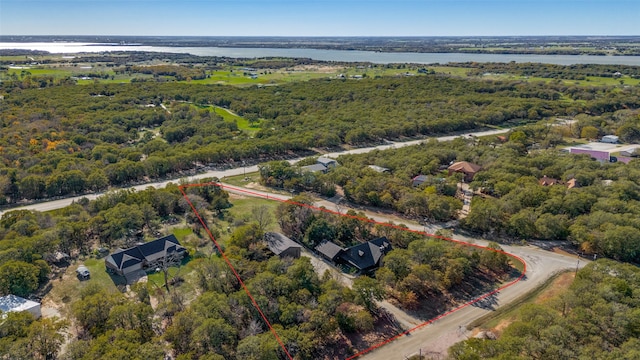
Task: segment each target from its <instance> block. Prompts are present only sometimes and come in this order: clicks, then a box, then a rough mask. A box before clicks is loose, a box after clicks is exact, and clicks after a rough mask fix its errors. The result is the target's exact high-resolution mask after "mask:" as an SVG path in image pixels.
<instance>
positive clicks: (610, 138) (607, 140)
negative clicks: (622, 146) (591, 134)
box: [600, 135, 620, 144]
mask: <svg viewBox="0 0 640 360" xmlns="http://www.w3.org/2000/svg"><path fill="white" fill-rule="evenodd" d="M619 140H620V138H618V137H617V136H615V135H605V136H603V137H602V139H600V141H601V142H603V143H610V144H617V143H618V141H619Z"/></svg>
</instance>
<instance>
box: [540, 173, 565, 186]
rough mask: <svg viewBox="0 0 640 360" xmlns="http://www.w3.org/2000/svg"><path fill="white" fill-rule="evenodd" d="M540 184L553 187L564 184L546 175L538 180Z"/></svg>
mask: <svg viewBox="0 0 640 360" xmlns="http://www.w3.org/2000/svg"><path fill="white" fill-rule="evenodd" d="M538 184H540V185H541V186H552V185H558V184H562V182H561V181H560V180H558V179H554V178H550V177H548V176H547V175H545V176H543V177H542V178H541V179H540V180H538Z"/></svg>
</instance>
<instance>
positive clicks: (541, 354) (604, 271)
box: [449, 260, 640, 360]
mask: <svg viewBox="0 0 640 360" xmlns="http://www.w3.org/2000/svg"><path fill="white" fill-rule="evenodd" d="M639 278H640V270H639V269H638V267H636V266H632V265H628V264H620V263H615V262H613V261H610V260H599V261H597V262H593V263H591V264H589V265H587V266H586V267H585V268H584V269H582V270H580V271H579V272H578V273H577V276H576V279H575V281H574V282H573V284H571V287H570V288H569V290H568V291H566V292H563V293H562V294H560V295H558V296H556V297H555V298H553V299H550V300H549V301H547V302H546V303H544V304H528V305H525V306H524V307H523V308H522V309H521V310H520V311H519V314H518V317H517V320H516V321H515V322H514V323H512V324H510V325H509V326H508V327H506V328H505V329H504V330H503V331H502V334H501V335H500V337H499V339H498V340H484V339H475V338H474V339H469V340H466V341H463V342H460V343H458V344H456V345H454V346H453V347H451V348H450V349H449V356H450V358H451V359H455V360H462V359H558V360H563V359H583V358H584V359H598V360H601V359H602V360H605V359H611V360H613V359H634V358H636V357H637V354H639V353H640V341H638V338H639V337H640V300H639V298H638V296H637V294H638V292H639V291H640V281H639V280H638V279H639Z"/></svg>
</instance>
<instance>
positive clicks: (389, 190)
mask: <svg viewBox="0 0 640 360" xmlns="http://www.w3.org/2000/svg"><path fill="white" fill-rule="evenodd" d="M578 119H579V120H578V121H577V122H576V123H573V124H572V125H571V127H569V126H564V127H563V126H549V125H547V124H544V123H541V124H537V125H531V126H526V127H523V128H521V130H515V131H512V132H511V133H510V134H507V135H506V142H504V143H503V142H502V141H501V140H500V139H498V138H497V137H487V138H480V139H476V138H469V137H466V138H463V137H459V138H458V139H455V140H453V141H450V142H443V143H439V142H437V141H430V142H427V143H423V144H421V145H418V146H411V147H405V148H400V149H390V150H385V151H374V152H370V153H367V154H359V155H348V156H341V157H340V158H339V159H338V162H339V163H340V164H341V166H339V167H337V168H335V169H332V170H330V171H329V172H328V173H327V174H316V173H314V174H310V175H309V174H306V175H305V174H304V173H302V175H298V174H300V173H299V172H298V171H297V170H295V168H293V167H289V168H291V170H292V171H290V172H286V171H283V172H280V173H279V174H281V176H284V178H285V180H284V182H283V183H282V184H284V186H285V187H286V186H288V185H290V184H300V183H302V184H305V179H308V178H310V179H312V180H313V181H312V182H310V184H311V187H310V189H311V190H314V191H317V192H321V190H322V189H330V188H335V187H336V186H338V187H341V188H342V190H343V192H344V195H345V198H346V200H348V201H350V202H352V203H356V204H361V205H371V206H378V207H386V208H390V209H394V210H396V211H399V212H401V213H403V214H405V215H407V216H410V217H413V218H417V219H420V220H423V219H424V218H426V219H427V220H438V221H446V220H449V219H452V218H456V217H457V215H458V210H459V209H460V207H461V202H460V200H458V199H457V198H455V197H453V195H455V194H456V190H457V189H456V183H457V182H458V181H460V175H459V174H455V173H454V174H449V173H448V172H447V171H446V168H447V167H448V166H449V164H451V162H453V161H469V162H472V163H475V164H478V165H480V166H482V170H481V171H480V172H478V173H477V174H476V176H475V177H474V179H473V181H472V182H471V183H470V186H471V188H472V189H474V190H475V191H477V192H479V193H480V194H476V195H475V196H474V197H473V200H472V202H471V207H470V211H469V213H468V216H467V217H466V218H465V219H463V220H461V226H463V227H464V228H466V229H467V230H471V231H473V232H476V233H480V234H484V235H488V236H494V237H497V238H505V239H511V240H528V239H541V240H570V241H571V242H572V243H574V244H575V245H576V246H577V247H578V248H579V249H580V251H582V252H585V253H590V254H595V253H597V254H598V255H604V256H608V257H612V258H615V259H619V260H625V261H632V262H636V261H638V256H640V223H639V222H638V221H637V219H638V215H640V180H639V179H640V167H639V166H638V165H639V164H640V160H632V161H631V162H629V163H628V164H624V163H621V162H619V163H615V164H613V163H600V162H597V161H595V160H592V159H590V158H589V156H588V155H576V154H568V153H564V152H561V151H559V150H556V149H554V146H555V145H556V144H559V143H560V142H561V141H562V136H563V134H564V135H570V134H571V132H574V133H578V134H579V133H581V132H583V131H582V130H584V129H585V128H587V127H589V126H590V127H593V129H594V130H595V133H596V135H597V134H598V132H601V134H606V133H611V132H614V133H615V132H616V131H614V129H617V131H618V133H620V131H621V130H623V129H627V128H632V129H637V126H638V125H637V121H638V120H637V119H638V113H637V112H633V111H626V110H623V111H619V112H616V113H614V114H609V115H607V116H602V117H589V116H584V117H583V116H580V117H578ZM595 126H598V127H597V128H596V127H595ZM625 131H626V130H625ZM630 133H633V134H635V130H634V131H633V132H630ZM633 139H636V140H637V139H639V138H637V137H633ZM267 165H268V166H265V167H263V169H270V167H269V166H271V164H267ZM369 165H376V166H380V167H384V168H386V169H388V170H389V171H388V172H384V173H379V172H377V171H374V170H373V169H371V168H370V167H369ZM287 168H288V166H283V169H285V170H286V169H287ZM287 174H293V175H294V177H293V178H292V179H293V180H286V177H287V176H289V175H287ZM417 175H424V176H425V181H424V182H423V183H422V184H420V185H418V186H414V184H413V183H412V179H413V178H414V177H415V176H417ZM545 175H546V176H547V177H549V178H553V179H557V180H559V181H560V183H559V184H557V185H553V186H543V185H541V184H540V183H539V180H540V179H541V178H543V177H544V176H545ZM267 179H268V181H267V182H265V184H273V181H274V180H275V179H278V177H277V176H275V177H274V176H273V174H272V175H271V176H270V177H268V178H267ZM571 179H575V182H576V184H577V186H576V187H574V188H571V189H569V188H568V187H567V182H568V181H569V180H571ZM263 180H264V179H263ZM269 181H271V182H269ZM326 194H328V195H331V193H326Z"/></svg>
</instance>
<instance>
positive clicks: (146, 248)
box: [104, 235, 187, 282]
mask: <svg viewBox="0 0 640 360" xmlns="http://www.w3.org/2000/svg"><path fill="white" fill-rule="evenodd" d="M186 254H187V249H185V248H184V247H183V246H182V245H180V242H179V241H178V239H176V237H175V236H174V235H168V236H165V237H163V238H160V239H156V240H153V241H149V242H147V243H144V244H140V245H137V246H134V247H131V248H128V249H118V250H117V251H116V252H114V253H112V254H111V255H109V256H107V258H106V259H105V261H104V262H105V266H106V267H107V271H110V272H113V273H115V274H118V275H121V276H124V277H125V278H127V280H128V282H129V280H131V279H134V278H137V277H138V276H139V274H140V272H144V271H145V270H147V269H155V268H158V267H162V265H163V264H164V262H165V261H167V259H169V258H171V261H176V260H182V258H183V257H184V256H185V255H186Z"/></svg>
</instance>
